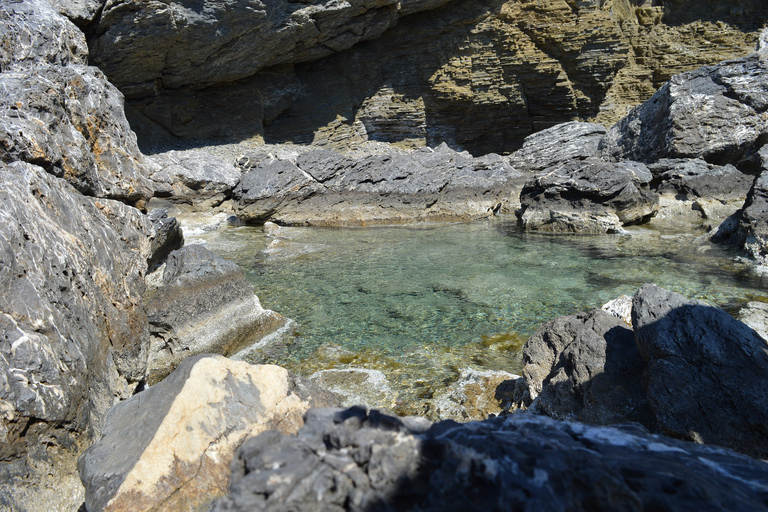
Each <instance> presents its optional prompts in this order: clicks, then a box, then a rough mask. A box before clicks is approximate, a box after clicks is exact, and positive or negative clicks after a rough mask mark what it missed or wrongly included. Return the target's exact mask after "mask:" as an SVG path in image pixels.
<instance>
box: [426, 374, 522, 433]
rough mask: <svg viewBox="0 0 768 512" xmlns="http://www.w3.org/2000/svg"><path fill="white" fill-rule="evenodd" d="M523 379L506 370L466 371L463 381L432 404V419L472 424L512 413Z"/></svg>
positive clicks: (455, 384) (450, 388)
mask: <svg viewBox="0 0 768 512" xmlns="http://www.w3.org/2000/svg"><path fill="white" fill-rule="evenodd" d="M519 378H520V376H519V375H515V374H513V373H509V372H505V371H502V370H475V369H474V368H462V369H461V375H460V376H459V380H457V381H456V382H454V383H452V384H451V385H450V386H448V388H447V389H445V390H444V391H443V392H441V393H438V394H437V396H435V397H434V399H433V400H432V401H431V404H430V406H431V411H430V413H431V414H430V416H434V417H437V418H440V419H451V420H455V421H471V420H483V419H485V418H487V417H488V416H490V415H496V414H501V413H502V412H508V411H510V410H511V409H512V408H513V405H514V401H515V394H514V393H515V386H516V384H517V380H518V379H519Z"/></svg>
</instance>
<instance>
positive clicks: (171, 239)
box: [147, 208, 184, 272]
mask: <svg viewBox="0 0 768 512" xmlns="http://www.w3.org/2000/svg"><path fill="white" fill-rule="evenodd" d="M147 217H149V220H150V222H151V223H152V239H151V241H150V250H151V251H152V254H151V256H150V257H149V260H148V261H147V266H148V272H153V271H154V270H155V269H156V268H157V267H158V266H159V265H161V264H162V263H163V262H164V261H165V259H166V258H167V257H168V255H169V254H170V253H171V251H175V250H176V249H181V248H182V247H183V246H184V233H183V231H182V229H181V223H180V222H179V221H178V220H176V217H168V210H165V209H163V208H155V209H154V210H152V211H150V212H149V213H148V214H147Z"/></svg>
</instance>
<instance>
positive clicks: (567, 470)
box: [214, 408, 768, 512]
mask: <svg viewBox="0 0 768 512" xmlns="http://www.w3.org/2000/svg"><path fill="white" fill-rule="evenodd" d="M766 481H768V466H767V465H766V464H765V463H763V462H761V461H756V460H754V459H751V458H749V457H745V456H743V455H740V454H737V453H734V452H732V451H730V450H727V449H723V448H716V447H709V446H700V445H696V444H693V443H686V442H682V441H676V440H672V439H668V438H664V437H661V436H655V435H650V434H648V433H646V432H643V431H642V429H639V428H636V427H630V426H625V427H622V428H612V427H596V426H588V425H584V424H578V423H568V422H558V421H555V420H552V419H550V418H546V417H541V416H534V415H527V414H526V415H520V414H512V415H508V416H504V417H501V418H494V419H490V420H486V421H479V422H471V423H465V424H457V423H455V422H452V421H445V422H441V423H436V424H434V425H433V426H431V427H430V426H429V423H428V422H427V423H424V422H423V421H418V420H417V419H414V418H400V419H398V418H394V417H391V416H386V415H384V414H381V413H379V412H378V411H375V410H374V411H370V412H369V413H367V412H366V411H365V410H364V409H359V408H355V409H347V410H338V409H325V410H313V411H310V412H308V413H307V416H306V425H305V426H304V427H303V428H302V429H301V430H300V431H299V433H298V434H297V435H296V436H284V435H282V434H279V433H277V432H265V433H262V434H260V435H258V436H256V437H254V438H252V439H250V440H248V441H246V442H245V443H243V445H242V446H241V447H240V449H239V450H238V452H237V456H236V458H235V460H234V462H233V464H232V483H231V485H230V490H229V493H228V495H227V496H226V497H224V498H222V499H221V500H220V501H219V502H218V504H217V505H216V507H215V508H214V510H215V511H216V512H239V511H243V512H245V511H255V510H259V511H261V510H271V511H277V510H292V511H316V510H326V511H342V510H352V511H361V512H362V511H366V510H368V511H369V510H398V511H410V510H414V511H415V510H419V511H435V512H436V511H441V512H445V511H465V510H468V509H474V510H556V511H560V510H569V511H576V512H579V511H585V512H586V511H593V510H600V509H603V508H604V509H610V510H647V509H652V508H653V509H667V510H691V511H694V510H702V509H708V508H712V509H716V510H720V509H734V510H754V511H759V510H766V509H768V505H766V493H768V487H766V485H765V482H766Z"/></svg>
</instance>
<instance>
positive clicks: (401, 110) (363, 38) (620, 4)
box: [89, 0, 768, 154]
mask: <svg viewBox="0 0 768 512" xmlns="http://www.w3.org/2000/svg"><path fill="white" fill-rule="evenodd" d="M183 3H189V2H181V4H183ZM198 3H199V2H198ZM237 3H238V2H237V1H236V0H231V1H227V2H223V0H217V1H213V0H206V1H205V2H203V5H204V6H205V8H203V9H202V11H201V12H203V13H208V14H206V15H210V16H213V18H212V19H213V20H214V21H215V13H214V14H210V13H212V12H214V10H212V9H213V7H214V6H217V5H218V6H220V5H223V4H227V5H230V4H233V5H234V4H237ZM356 3H358V2H350V3H349V4H350V8H354V7H355V4H356ZM374 3H375V2H374ZM345 4H346V3H345ZM369 4H371V3H370V2H366V3H364V5H369ZM379 4H381V5H379ZM385 4H386V5H385ZM403 4H406V2H403ZM653 4H663V5H653ZM131 5H132V6H133V7H132V8H133V9H135V8H136V6H139V7H140V8H141V6H142V5H144V6H145V7H144V8H143V9H144V10H139V11H138V12H137V11H135V10H133V11H130V12H128V11H127V10H126V7H125V6H124V5H122V2H118V1H111V2H108V3H107V5H106V7H105V9H104V14H103V15H102V17H101V19H100V20H99V21H98V23H97V27H98V28H97V30H96V31H95V32H94V35H93V36H92V37H91V38H90V40H89V43H90V46H91V51H92V55H93V58H94V61H96V62H97V63H99V65H100V66H101V67H102V69H104V70H105V72H106V73H107V75H108V76H109V77H110V78H111V79H112V80H113V81H115V82H116V83H117V85H118V86H119V87H121V88H122V89H123V91H124V92H126V93H127V94H128V95H129V96H130V100H129V117H130V119H131V121H132V126H133V127H134V129H135V130H136V131H137V132H138V134H139V138H140V141H141V142H142V143H143V144H144V145H145V146H149V145H151V144H156V143H169V142H170V143H172V142H178V139H182V140H183V139H186V140H191V139H223V140H228V141H230V142H232V141H239V140H244V139H253V140H255V141H262V140H263V141H266V142H272V143H279V142H299V143H308V142H315V143H319V144H325V145H330V146H334V147H343V146H345V145H349V144H354V143H355V142H359V141H362V140H368V139H373V140H383V141H388V142H397V143H401V144H402V145H404V146H410V147H417V146H423V145H430V146H434V145H437V144H439V143H441V142H447V143H448V144H449V145H451V146H452V147H455V148H458V149H467V150H470V151H471V152H473V153H475V154H481V153H486V152H490V151H495V152H510V151H513V150H515V149H516V148H518V147H519V146H520V144H521V142H522V139H523V137H524V136H526V135H528V134H530V133H533V132H535V131H538V130H540V129H543V128H546V127H549V126H552V125H554V124H557V123H560V122H564V121H568V120H574V119H580V120H590V121H597V122H600V123H603V124H607V125H610V124H612V123H613V122H615V121H616V120H618V119H619V118H620V117H621V116H623V115H624V114H625V113H626V112H627V111H628V109H629V108H630V107H631V106H634V105H637V104H639V103H641V102H642V101H644V100H646V99H648V98H649V97H650V96H651V95H652V94H653V92H654V91H655V90H656V89H657V88H658V87H659V86H660V85H661V84H663V83H664V82H665V81H667V80H668V79H669V78H670V77H671V76H672V75H674V74H676V73H680V72H683V71H686V70H691V69H695V68H697V67H699V66H701V65H704V64H711V63H715V62H719V61H722V60H725V59H729V58H733V57H736V56H742V55H746V54H748V53H750V52H752V51H754V48H755V44H756V40H757V35H756V31H757V30H758V29H759V28H761V27H762V26H763V25H764V24H765V23H766V21H767V20H768V5H767V4H765V2H761V1H759V0H741V1H736V2H724V1H716V0H710V1H703V2H693V1H690V0H670V1H664V2H657V1H653V2H651V1H644V2H643V1H642V0H582V1H576V0H536V1H533V0H508V1H502V0H479V1H478V0H475V1H467V0H458V1H453V2H448V3H446V2H439V1H433V2H416V3H415V4H413V5H412V6H411V7H410V8H409V10H406V11H403V8H402V7H398V6H399V4H397V6H396V5H395V4H392V5H389V3H387V2H378V3H377V5H379V7H377V8H376V9H378V10H376V9H370V10H369V11H365V12H366V13H368V14H365V13H363V14H360V15H358V16H351V17H350V16H346V17H344V16H342V17H341V18H339V17H338V16H339V13H338V12H335V11H333V12H334V13H333V14H328V12H331V11H332V9H331V11H329V9H330V7H329V6H331V3H327V4H323V3H322V2H315V3H313V4H312V5H311V7H312V8H314V9H315V10H314V11H312V12H313V13H320V14H312V16H315V18H318V19H323V20H326V19H329V20H332V21H328V22H327V23H326V24H325V25H323V23H320V22H318V19H315V20H314V22H313V23H312V25H313V27H314V28H313V29H312V31H310V30H309V29H307V28H306V27H305V29H302V30H299V28H300V27H299V25H297V23H298V21H296V20H297V19H299V18H300V17H299V16H298V15H297V14H296V13H295V12H294V14H292V15H291V16H292V19H293V20H294V21H293V22H291V23H288V22H283V24H282V25H280V23H277V22H275V21H274V20H272V21H271V23H272V25H269V26H266V25H265V24H264V23H266V22H264V23H262V25H264V26H265V27H266V28H263V30H262V31H261V32H260V33H259V37H260V38H263V39H264V40H265V41H278V40H279V41H281V43H280V45H279V46H277V48H280V51H276V50H275V48H276V46H275V45H274V44H267V45H261V46H259V45H256V44H253V45H251V47H250V50H249V52H250V53H249V54H248V55H247V56H243V55H242V54H238V55H240V56H239V59H240V60H239V61H238V63H237V66H235V65H234V64H233V65H231V66H230V65H227V62H229V60H231V59H232V56H233V55H234V54H235V53H237V52H238V51H239V46H232V45H235V44H236V43H235V42H234V41H237V40H236V39H233V42H232V43H231V45H230V46H225V47H223V49H219V50H217V52H213V53H210V54H206V57H205V58H204V59H203V58H198V56H197V54H195V53H194V52H195V51H197V49H198V48H199V47H200V46H203V44H202V43H199V44H197V45H196V46H195V47H194V48H191V47H190V48H188V50H187V52H186V53H184V51H183V49H184V45H180V46H177V47H175V50H174V52H175V53H169V52H165V53H163V55H162V57H163V59H162V62H161V63H160V64H158V66H159V67H157V69H155V68H152V66H154V63H156V62H160V61H159V60H158V58H159V57H158V54H157V52H158V50H157V49H158V48H163V47H164V45H165V41H166V39H167V38H168V37H170V36H169V35H168V34H169V33H168V32H167V31H166V32H163V31H162V30H160V29H159V28H157V27H155V28H154V29H153V30H151V31H144V32H137V30H138V29H135V28H131V26H129V25H128V24H127V20H128V18H129V17H130V19H134V18H136V19H142V16H149V14H148V13H149V11H148V10H147V9H149V7H147V6H149V5H157V3H156V2H153V3H150V2H146V3H142V2H137V3H136V2H135V3H133V4H131ZM173 5H176V4H173ZM290 5H294V4H290ZM296 5H304V4H296ZM334 5H335V4H334ZM371 5H372V4H371ZM398 8H399V9H400V11H398ZM120 9H122V10H123V11H125V13H124V14H123V15H122V16H123V17H122V18H121V17H120V16H118V15H119V14H120V12H122V11H121V10H120ZM306 9H309V8H308V7H307V8H305V10H306ZM360 9H362V7H360ZM374 11H375V12H378V13H379V14H377V15H376V16H374V14H372V13H373V12H374ZM385 11H386V12H387V13H388V14H387V17H386V19H387V20H388V21H387V22H386V23H385V24H378V25H376V27H378V28H376V27H372V26H371V25H370V24H371V23H373V21H374V20H376V19H379V18H377V16H384V14H382V13H384V12H385ZM414 11H421V12H414ZM222 12H223V11H222ZM296 12H299V11H296ZM302 12H303V11H302ZM403 12H406V13H407V14H408V15H407V16H403V15H402V14H403ZM366 16H367V17H366ZM174 19H175V20H176V21H175V23H176V25H174V27H177V28H174V29H173V30H176V31H177V32H178V31H179V30H181V29H179V28H178V27H181V26H182V24H181V23H180V22H179V20H178V15H177V17H176V18H174ZM267 19H270V20H271V19H272V18H269V16H267ZM158 20H159V18H158ZM156 21H157V20H156ZM218 23H219V25H218V26H219V28H220V30H225V28H226V27H228V25H227V22H226V19H225V18H222V19H220V20H219V21H218ZM377 23H378V22H377ZM382 23H383V22H382ZM158 24H159V25H160V26H161V27H163V26H170V25H168V23H165V24H164V23H162V22H160V21H158ZM384 25H386V26H387V27H390V28H389V29H388V30H386V31H383V30H381V27H383V26H384ZM116 27H117V28H119V29H120V30H121V31H122V33H121V36H120V37H116V36H115V34H116V33H117V32H116V31H117V28H116ZM297 27H299V28H297ZM324 27H325V28H326V29H327V31H328V32H327V34H325V35H323V33H319V32H318V31H320V32H322V30H323V28H324ZM184 30H186V31H187V32H184V34H185V36H184V37H187V38H190V37H193V38H194V37H204V34H207V33H208V32H206V31H205V30H203V29H200V30H198V31H195V30H194V26H193V23H189V22H188V23H187V24H186V25H184ZM206 30H208V31H210V29H206ZM309 32H312V34H311V35H312V39H311V42H312V45H310V44H308V42H307V40H306V39H302V38H303V37H305V35H306V34H308V33H309ZM175 33H176V32H174V34H175ZM318 34H320V35H318ZM379 34H381V35H379ZM243 37H245V36H243ZM164 38H165V39H164ZM342 43H343V44H342ZM286 48H289V49H291V50H290V51H288V50H286ZM307 48H309V49H307ZM116 55H119V56H120V57H119V58H116V57H115V56H116ZM131 62H134V63H135V62H143V63H144V66H145V68H146V69H147V72H149V68H152V69H153V70H154V71H152V73H154V74H153V75H152V77H150V79H148V80H146V81H144V82H142V83H143V85H140V86H139V85H137V84H136V83H133V82H131V83H129V82H127V81H126V80H127V79H126V78H125V77H126V71H127V70H129V68H130V66H129V64H130V63H131ZM244 62H245V64H243V63H244ZM163 66H165V67H163ZM182 68H183V69H184V73H181V72H180V71H178V70H180V69H182ZM246 68H247V69H246ZM234 71H237V72H236V73H235V72H234ZM152 73H150V74H152Z"/></svg>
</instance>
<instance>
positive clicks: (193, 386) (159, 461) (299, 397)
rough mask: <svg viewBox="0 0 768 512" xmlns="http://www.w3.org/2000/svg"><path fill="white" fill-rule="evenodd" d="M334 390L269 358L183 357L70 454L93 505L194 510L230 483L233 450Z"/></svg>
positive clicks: (290, 421)
mask: <svg viewBox="0 0 768 512" xmlns="http://www.w3.org/2000/svg"><path fill="white" fill-rule="evenodd" d="M334 403H335V397H334V396H333V395H332V394H331V393H329V392H327V391H324V390H322V389H320V388H317V387H315V386H314V385H312V384H311V383H309V382H308V381H306V380H305V379H302V378H299V377H296V376H294V375H292V374H290V373H289V372H288V371H287V370H285V369H283V368H281V367H279V366H273V365H250V364H247V363H244V362H241V361H233V360H230V359H227V358H225V357H222V356H216V355H204V356H198V357H193V358H189V359H186V360H185V361H184V362H183V363H182V365H181V366H179V368H178V369H177V370H176V371H175V372H174V373H173V374H172V375H170V376H169V377H168V378H167V379H166V380H164V381H163V382H161V383H160V384H158V385H156V386H153V387H151V388H149V389H147V390H146V391H144V392H142V393H139V394H138V395H135V396H134V397H132V398H131V399H130V400H127V401H125V402H122V403H120V404H118V405H116V406H115V407H114V408H113V409H112V411H111V412H110V415H109V417H108V419H107V423H106V425H105V428H104V430H103V437H102V439H101V440H100V441H99V442H98V443H96V444H94V445H93V446H91V447H90V448H89V449H88V450H86V452H85V453H84V454H83V456H82V457H81V458H80V460H79V462H78V467H79V470H80V476H81V478H82V480H83V483H84V485H85V488H86V506H87V509H88V510H89V511H91V512H94V511H111V512H117V511H131V512H138V511H149V510H162V511H164V512H172V511H181V510H184V511H203V510H208V509H209V507H210V504H211V502H212V501H213V500H214V499H216V498H217V497H219V496H222V495H223V494H224V492H225V491H226V489H227V486H228V484H229V474H230V463H231V461H232V457H233V454H234V451H235V449H236V448H237V447H238V446H239V445H240V443H242V442H243V441H244V440H245V439H246V438H248V437H251V436H253V435H256V434H258V433H260V432H264V431H267V430H277V431H279V432H283V433H285V434H289V433H295V432H296V431H297V430H298V429H299V428H300V427H301V426H302V425H303V419H302V417H303V414H304V412H305V411H306V410H307V409H309V408H310V407H322V406H327V405H332V404H334Z"/></svg>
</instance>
